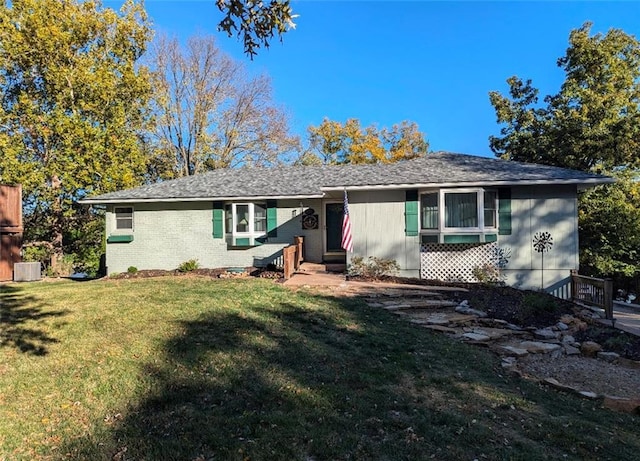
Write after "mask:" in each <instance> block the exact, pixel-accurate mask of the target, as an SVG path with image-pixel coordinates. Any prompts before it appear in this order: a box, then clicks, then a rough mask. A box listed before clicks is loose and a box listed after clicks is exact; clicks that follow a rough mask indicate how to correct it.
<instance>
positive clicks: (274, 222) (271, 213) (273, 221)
mask: <svg viewBox="0 0 640 461" xmlns="http://www.w3.org/2000/svg"><path fill="white" fill-rule="evenodd" d="M277 207H278V202H277V201H276V200H267V236H268V237H277V236H278V208H277Z"/></svg>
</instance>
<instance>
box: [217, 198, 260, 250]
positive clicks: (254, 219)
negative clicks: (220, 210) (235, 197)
mask: <svg viewBox="0 0 640 461" xmlns="http://www.w3.org/2000/svg"><path fill="white" fill-rule="evenodd" d="M224 209H225V233H226V234H227V237H228V238H229V240H230V241H231V244H232V245H238V246H244V245H254V244H256V241H255V239H256V238H261V237H265V236H266V235H267V206H266V204H264V203H251V202H249V203H228V204H226V205H225V208H224Z"/></svg>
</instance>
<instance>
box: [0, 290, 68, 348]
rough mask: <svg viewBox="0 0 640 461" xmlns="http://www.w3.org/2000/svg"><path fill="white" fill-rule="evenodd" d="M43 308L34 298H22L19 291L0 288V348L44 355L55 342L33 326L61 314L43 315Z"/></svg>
mask: <svg viewBox="0 0 640 461" xmlns="http://www.w3.org/2000/svg"><path fill="white" fill-rule="evenodd" d="M43 307H44V305H43V304H42V303H41V302H40V301H39V300H38V299H37V298H35V297H33V296H30V295H26V294H24V293H23V290H22V289H21V288H19V287H17V286H13V285H0V347H12V348H16V349H18V350H19V351H21V352H24V353H26V354H33V355H45V354H47V345H48V344H52V343H56V342H58V341H57V340H56V339H55V338H52V337H51V336H49V335H48V334H47V333H45V332H44V331H43V330H41V329H39V328H38V326H37V322H38V321H40V320H42V319H45V318H48V317H59V316H62V315H64V314H65V312H64V311H56V312H45V311H43ZM31 325H33V326H31Z"/></svg>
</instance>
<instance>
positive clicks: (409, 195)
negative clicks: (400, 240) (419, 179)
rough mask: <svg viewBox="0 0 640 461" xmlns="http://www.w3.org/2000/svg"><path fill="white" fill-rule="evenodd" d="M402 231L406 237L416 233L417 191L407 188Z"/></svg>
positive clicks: (413, 235)
mask: <svg viewBox="0 0 640 461" xmlns="http://www.w3.org/2000/svg"><path fill="white" fill-rule="evenodd" d="M404 233H405V235H406V236H407V237H415V236H416V235H418V191H417V190H415V189H414V190H408V191H407V192H406V195H405V202H404Z"/></svg>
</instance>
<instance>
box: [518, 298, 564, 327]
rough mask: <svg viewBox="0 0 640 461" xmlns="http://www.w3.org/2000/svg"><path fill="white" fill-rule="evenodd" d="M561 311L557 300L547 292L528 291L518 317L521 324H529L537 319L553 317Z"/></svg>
mask: <svg viewBox="0 0 640 461" xmlns="http://www.w3.org/2000/svg"><path fill="white" fill-rule="evenodd" d="M559 312H560V307H559V306H558V303H557V301H556V300H555V298H553V297H552V296H551V295H549V294H547V293H537V292H527V293H525V295H524V298H523V300H522V306H521V308H520V310H519V311H518V313H517V314H516V317H517V319H518V321H519V322H520V323H521V324H527V323H529V322H532V321H534V320H536V319H547V318H549V319H553V318H555V317H557V315H555V314H556V313H559Z"/></svg>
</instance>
